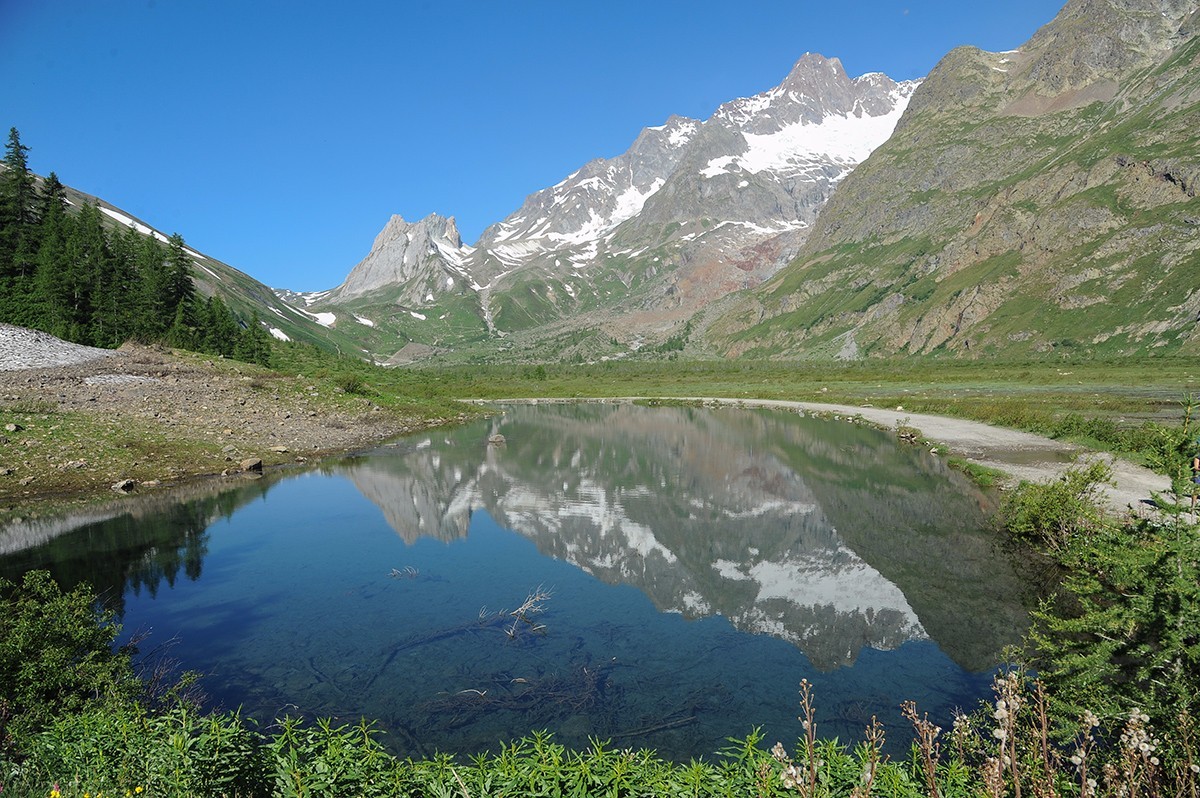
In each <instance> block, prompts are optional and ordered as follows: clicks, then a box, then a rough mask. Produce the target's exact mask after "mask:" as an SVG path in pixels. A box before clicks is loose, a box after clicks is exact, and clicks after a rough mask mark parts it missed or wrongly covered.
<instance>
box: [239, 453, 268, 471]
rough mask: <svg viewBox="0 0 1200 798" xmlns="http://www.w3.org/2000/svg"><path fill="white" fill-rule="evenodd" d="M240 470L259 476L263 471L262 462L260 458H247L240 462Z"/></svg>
mask: <svg viewBox="0 0 1200 798" xmlns="http://www.w3.org/2000/svg"><path fill="white" fill-rule="evenodd" d="M242 470H243V471H248V472H251V473H255V474H261V473H262V470H263V462H262V458H261V457H247V458H246V459H245V460H243V461H242Z"/></svg>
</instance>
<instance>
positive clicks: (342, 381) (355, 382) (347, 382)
mask: <svg viewBox="0 0 1200 798" xmlns="http://www.w3.org/2000/svg"><path fill="white" fill-rule="evenodd" d="M333 384H334V385H336V386H337V387H339V388H341V389H342V390H343V391H345V392H346V393H353V394H363V393H366V392H367V383H366V381H365V380H364V379H363V378H362V375H361V374H357V373H355V372H353V371H343V372H342V373H340V374H338V375H337V376H335V377H334V378H333Z"/></svg>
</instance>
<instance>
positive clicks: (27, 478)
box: [20, 477, 33, 485]
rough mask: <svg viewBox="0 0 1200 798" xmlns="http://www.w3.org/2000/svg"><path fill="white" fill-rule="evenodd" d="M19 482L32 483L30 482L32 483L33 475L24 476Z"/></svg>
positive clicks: (22, 483)
mask: <svg viewBox="0 0 1200 798" xmlns="http://www.w3.org/2000/svg"><path fill="white" fill-rule="evenodd" d="M20 484H21V485H32V484H33V477H25V478H24V479H22V480H21V483H20Z"/></svg>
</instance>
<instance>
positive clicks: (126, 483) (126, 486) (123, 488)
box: [112, 479, 137, 493]
mask: <svg viewBox="0 0 1200 798" xmlns="http://www.w3.org/2000/svg"><path fill="white" fill-rule="evenodd" d="M136 487H137V482H135V481H134V480H132V479H122V480H118V481H117V482H114V483H113V484H112V489H113V491H114V492H115V493H131V492H132V491H133V489H134V488H136Z"/></svg>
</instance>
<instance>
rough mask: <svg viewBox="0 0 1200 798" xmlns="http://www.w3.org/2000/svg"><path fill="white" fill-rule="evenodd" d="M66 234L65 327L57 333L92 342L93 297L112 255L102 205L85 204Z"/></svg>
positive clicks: (73, 339)
mask: <svg viewBox="0 0 1200 798" xmlns="http://www.w3.org/2000/svg"><path fill="white" fill-rule="evenodd" d="M71 227H72V229H71V235H70V236H69V237H68V238H67V261H66V271H65V274H64V279H63V286H62V293H61V296H62V297H63V300H64V301H65V304H66V307H65V308H64V311H63V313H64V317H65V321H66V324H65V329H64V330H62V331H54V330H52V331H51V332H54V334H55V335H59V336H61V337H64V338H66V339H67V340H70V341H75V342H78V343H91V340H90V338H89V332H90V330H91V317H92V310H93V308H92V300H93V295H94V293H95V288H96V284H97V282H98V281H100V280H101V279H102V277H101V275H102V274H103V273H104V272H105V271H107V270H108V269H109V259H110V257H111V255H110V253H109V249H108V240H107V239H106V238H105V235H104V224H103V222H102V221H101V218H100V209H99V208H98V207H97V206H95V205H91V204H89V205H84V206H83V207H82V208H80V209H79V213H78V214H77V215H76V217H75V223H74V224H73V225H72V226H71Z"/></svg>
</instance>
